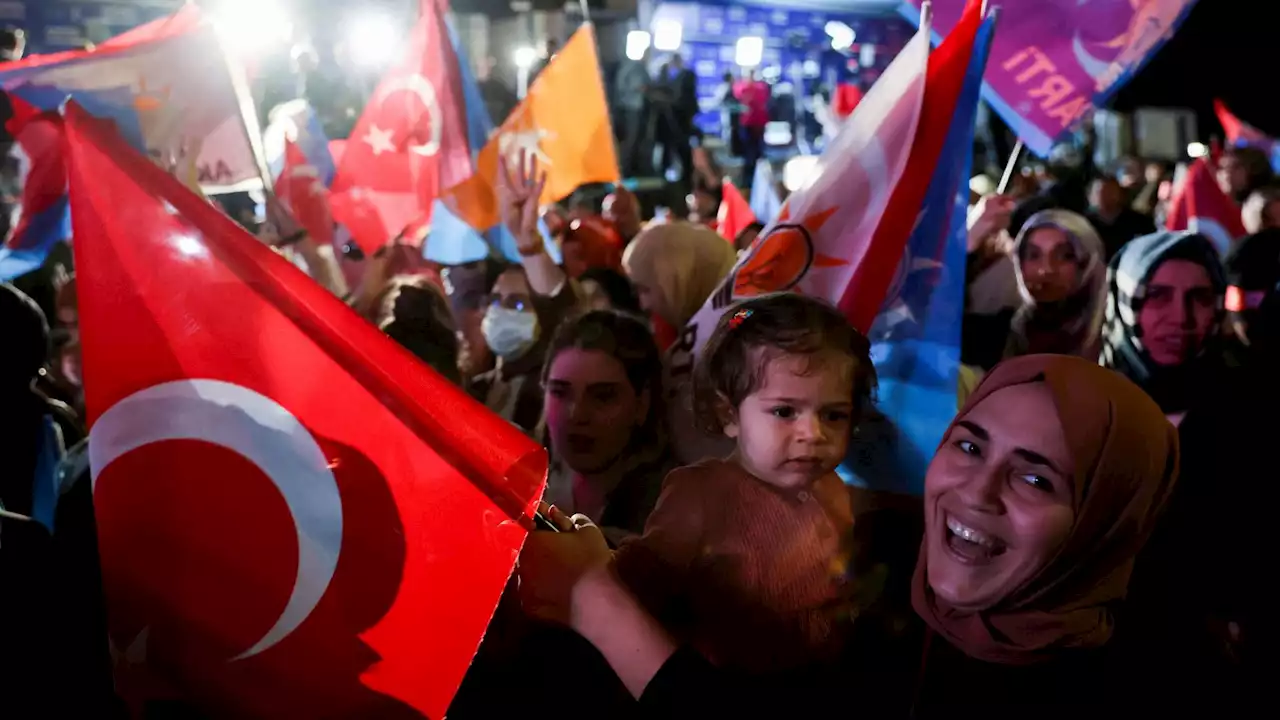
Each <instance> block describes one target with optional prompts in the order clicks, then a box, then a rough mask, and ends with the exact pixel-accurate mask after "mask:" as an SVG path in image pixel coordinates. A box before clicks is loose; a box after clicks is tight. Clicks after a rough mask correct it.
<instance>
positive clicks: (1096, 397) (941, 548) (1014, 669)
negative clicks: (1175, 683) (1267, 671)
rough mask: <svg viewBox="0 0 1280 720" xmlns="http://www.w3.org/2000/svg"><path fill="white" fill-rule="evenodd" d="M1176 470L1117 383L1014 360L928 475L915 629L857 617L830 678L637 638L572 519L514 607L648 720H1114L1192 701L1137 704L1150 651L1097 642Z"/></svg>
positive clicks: (623, 589)
mask: <svg viewBox="0 0 1280 720" xmlns="http://www.w3.org/2000/svg"><path fill="white" fill-rule="evenodd" d="M1177 468H1178V443H1177V435H1176V432H1175V430H1174V429H1173V427H1172V426H1171V425H1169V423H1168V422H1167V421H1166V420H1165V419H1164V417H1163V416H1162V414H1161V412H1160V409H1159V408H1158V407H1157V406H1156V404H1155V403H1154V402H1152V401H1151V399H1150V398H1148V397H1146V396H1145V395H1144V394H1143V393H1142V391H1141V390H1140V389H1139V388H1137V387H1136V386H1135V385H1134V384H1133V383H1131V382H1129V381H1128V380H1126V379H1124V377H1122V376H1121V375H1119V374H1117V373H1114V372H1111V371H1108V370H1107V369H1105V368H1102V367H1100V366H1098V365H1097V364H1096V363H1093V362H1090V361H1088V360H1085V359H1083V358H1075V357H1068V356H1061V355H1028V356H1024V357H1021V358H1017V359H1013V360H1009V361H1006V362H1005V363H1002V364H1001V365H999V366H997V367H996V368H995V369H994V370H993V371H992V372H991V373H990V374H989V375H988V376H987V377H986V378H985V379H984V381H983V382H982V384H981V385H980V386H979V387H978V388H977V390H976V391H975V393H974V395H973V397H972V398H971V399H970V400H969V402H968V403H967V404H966V405H965V407H964V409H962V410H961V412H960V413H959V415H958V416H957V418H956V420H955V422H954V424H953V425H952V427H951V428H950V429H949V430H948V432H947V434H946V436H945V440H944V441H943V444H942V446H941V447H940V448H939V449H938V452H937V454H936V456H935V458H934V461H933V463H932V464H931V466H930V468H929V471H928V474H927V478H926V489H925V501H924V504H925V512H924V521H925V532H924V540H923V542H922V543H921V546H920V554H919V558H918V561H917V563H916V567H915V574H914V577H913V578H912V580H911V582H910V583H909V585H910V586H911V596H912V600H911V605H912V606H913V607H914V609H915V611H916V614H917V615H918V616H919V618H920V620H921V621H922V623H921V625H912V624H911V623H910V622H909V621H905V622H897V621H891V622H884V621H885V620H891V618H892V616H891V615H887V616H881V615H880V614H878V613H874V614H873V613H863V614H860V615H859V616H858V620H857V622H856V623H855V624H854V627H853V631H854V632H853V633H852V634H851V635H850V636H849V641H848V643H847V644H846V646H845V648H844V653H843V657H842V658H841V660H840V661H839V662H838V663H836V664H832V665H829V666H825V667H814V668H806V669H805V671H804V672H803V673H799V674H795V675H791V674H778V673H773V674H770V675H768V676H763V675H747V674H739V673H736V672H734V671H732V670H730V669H729V668H728V667H727V666H723V665H721V666H719V667H716V666H713V665H712V664H711V663H709V662H708V661H707V660H705V659H704V658H703V657H701V656H700V655H699V653H698V652H697V651H695V650H693V649H692V646H688V645H687V646H685V647H683V648H681V647H679V646H678V643H677V642H676V641H675V640H673V639H672V637H671V636H670V635H668V634H666V632H664V630H663V628H661V627H660V626H658V625H657V624H656V623H655V621H654V618H653V616H651V615H649V614H648V613H647V612H646V611H645V610H644V609H643V605H642V604H641V603H640V602H638V601H637V600H636V598H635V596H633V595H631V593H630V591H628V589H627V586H626V585H624V584H623V583H622V582H620V581H619V580H618V577H617V576H615V575H614V573H613V572H611V571H610V569H609V566H608V559H609V558H608V553H607V552H605V551H604V550H603V543H602V541H601V539H600V537H599V533H598V532H597V531H596V530H595V529H594V527H592V526H591V525H590V524H589V523H587V522H586V521H585V518H577V519H576V524H575V523H570V522H568V521H567V518H564V517H563V516H559V517H556V515H555V513H552V515H553V519H555V520H556V521H557V522H558V523H559V525H560V527H561V530H562V532H561V533H558V534H552V533H534V534H532V535H530V537H529V540H528V542H527V544H526V546H525V551H524V554H523V555H522V557H521V563H520V573H521V592H522V593H525V595H526V598H532V599H535V600H541V601H543V604H541V605H535V604H532V603H527V604H526V607H527V608H530V611H531V612H535V613H537V614H538V616H539V617H544V618H546V619H549V620H557V621H559V622H571V624H572V626H573V628H574V629H575V630H577V631H578V632H579V633H581V634H582V635H583V636H584V637H585V638H586V639H587V640H589V641H591V643H592V644H593V645H595V646H596V648H597V649H599V650H600V652H601V653H602V654H603V655H604V656H605V658H606V659H607V660H608V661H609V663H610V665H611V666H612V667H613V668H614V670H615V671H617V673H618V676H619V678H620V679H621V680H622V681H623V682H624V684H626V686H627V687H628V689H630V690H631V692H632V693H633V694H634V695H635V696H636V697H638V698H639V699H640V703H641V707H642V709H643V710H644V711H646V712H647V713H648V714H647V715H645V716H646V717H649V716H652V717H705V716H707V715H708V714H713V713H714V714H716V715H719V716H728V717H775V716H777V717H782V716H786V717H805V716H809V715H817V714H818V713H823V714H829V713H830V710H831V709H832V708H835V707H842V706H843V707H851V708H852V709H851V712H850V713H849V715H847V716H849V717H852V716H855V715H856V716H858V717H863V716H865V717H876V718H903V717H913V718H933V717H948V718H950V717H985V718H1005V717H1024V716H1027V715H1035V716H1037V717H1055V718H1057V717H1072V718H1078V717H1089V716H1095V717H1119V716H1120V715H1117V714H1116V709H1117V708H1121V707H1124V708H1128V707H1130V706H1131V705H1130V703H1132V702H1135V701H1136V702H1139V703H1141V704H1142V706H1143V707H1144V708H1145V709H1148V710H1150V709H1151V708H1152V707H1153V706H1160V707H1162V708H1163V707H1164V706H1165V704H1166V703H1169V704H1171V706H1172V704H1176V703H1179V702H1181V701H1183V700H1184V699H1185V697H1186V696H1185V695H1184V693H1198V692H1201V690H1202V688H1199V687H1194V684H1188V686H1187V687H1177V688H1170V687H1166V686H1164V685H1161V686H1160V687H1159V692H1158V693H1154V692H1153V691H1152V690H1153V688H1152V687H1151V686H1149V685H1148V684H1147V683H1148V679H1149V678H1151V677H1154V676H1152V675H1150V673H1149V672H1148V671H1147V668H1148V667H1149V665H1150V662H1149V661H1150V658H1149V657H1147V656H1146V655H1145V653H1146V652H1147V651H1148V649H1147V648H1146V647H1137V646H1134V645H1131V644H1130V643H1127V642H1123V641H1120V640H1119V639H1118V638H1116V639H1113V635H1114V634H1115V633H1114V628H1115V625H1116V620H1115V617H1116V614H1117V613H1118V611H1119V610H1120V609H1121V607H1122V605H1123V601H1124V600H1125V596H1126V593H1127V591H1128V586H1129V580H1130V576H1131V574H1132V570H1133V565H1134V560H1135V557H1136V556H1137V554H1138V552H1139V551H1140V550H1141V549H1142V548H1143V546H1144V544H1145V543H1146V541H1147V539H1148V537H1149V536H1150V534H1151V532H1152V529H1153V527H1154V525H1155V523H1156V520H1157V518H1158V516H1159V515H1160V513H1161V511H1162V509H1163V508H1164V506H1165V504H1166V501H1167V499H1168V497H1169V495H1170V492H1171V490H1172V488H1173V485H1174V478H1175V477H1176V475H1177ZM859 517H862V516H859ZM862 522H863V521H862V520H861V519H860V520H858V522H857V523H856V524H855V527H857V526H858V525H861V524H862ZM889 577H890V578H892V577H893V573H892V570H891V571H890V573H889ZM869 581H870V576H868V575H866V574H864V573H861V572H859V573H858V574H856V580H855V582H856V584H865V583H868V582H869ZM890 582H891V583H892V582H893V581H892V579H891V580H890ZM565 587H568V588H570V589H569V590H568V591H565ZM556 588H558V591H557V592H552V591H553V590H555V589H556ZM548 598H559V600H558V601H556V602H553V603H550V605H556V606H557V607H558V608H559V610H558V614H557V613H553V612H550V611H549V609H548V608H549V604H548V603H547V602H546V600H547V599H548ZM566 618H568V620H566ZM1123 622H1124V621H1123V619H1122V624H1121V627H1122V628H1123V627H1124V625H1123ZM913 628H914V629H913ZM746 635H747V636H748V637H750V638H753V639H754V638H756V637H757V634H756V631H755V629H754V628H753V629H752V631H751V632H747V633H746ZM1197 699H1198V698H1197ZM850 702H852V705H850ZM957 711H958V712H957Z"/></svg>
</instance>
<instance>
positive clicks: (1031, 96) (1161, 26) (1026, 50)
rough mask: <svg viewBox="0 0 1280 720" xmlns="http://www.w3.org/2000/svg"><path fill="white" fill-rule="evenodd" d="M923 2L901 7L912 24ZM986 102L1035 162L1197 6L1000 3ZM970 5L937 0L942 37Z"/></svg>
mask: <svg viewBox="0 0 1280 720" xmlns="http://www.w3.org/2000/svg"><path fill="white" fill-rule="evenodd" d="M921 4H922V0H908V2H905V3H903V5H902V13H903V15H904V16H906V17H907V19H909V20H911V21H912V22H917V21H918V20H919V17H920V5H921ZM998 4H999V5H1000V13H1001V15H1000V31H999V32H998V33H996V38H995V43H994V46H993V47H992V49H991V60H990V62H989V63H988V65H987V73H986V76H985V78H984V80H985V86H984V87H983V97H985V98H986V100H987V101H988V102H989V103H991V106H992V107H993V108H995V109H996V111H997V112H999V113H1000V115H1001V117H1003V118H1004V119H1005V122H1007V123H1009V126H1010V127H1011V128H1013V130H1014V131H1015V132H1016V133H1017V134H1018V137H1020V138H1022V140H1023V141H1024V142H1025V143H1026V145H1027V147H1028V148H1029V149H1030V150H1031V151H1032V152H1034V153H1036V154H1037V155H1041V156H1045V155H1048V154H1049V150H1050V148H1051V147H1052V146H1053V144H1054V142H1056V141H1057V140H1058V139H1059V138H1061V137H1062V136H1063V135H1064V134H1066V133H1067V132H1068V131H1069V130H1070V129H1071V127H1072V126H1073V125H1074V124H1075V121H1076V120H1077V119H1079V118H1080V116H1081V115H1083V114H1085V113H1086V112H1089V111H1090V110H1092V109H1094V108H1095V107H1099V106H1101V105H1103V104H1105V103H1106V102H1107V100H1108V99H1110V97H1111V96H1112V95H1113V94H1114V93H1115V92H1116V91H1117V90H1119V89H1120V88H1121V87H1122V86H1124V84H1125V83H1126V82H1128V81H1129V79H1130V78H1132V77H1133V75H1134V74H1135V73H1136V72H1137V71H1138V70H1139V69H1140V68H1141V67H1142V65H1143V63H1145V62H1146V61H1147V59H1148V58H1150V57H1151V56H1152V55H1154V54H1155V52H1156V50H1158V49H1159V48H1160V46H1161V45H1163V44H1164V42H1165V41H1166V40H1168V39H1169V38H1170V37H1172V36H1173V33H1174V31H1175V30H1177V28H1178V25H1179V24H1180V23H1181V22H1182V20H1183V18H1185V17H1186V15H1187V13H1188V12H1189V11H1190V10H1191V7H1192V6H1193V5H1194V4H1195V0H1001V2H1000V3H998ZM964 6H965V0H933V30H934V33H935V36H936V37H941V36H944V35H946V34H947V33H948V32H950V30H951V28H952V27H954V26H955V24H956V22H957V21H959V19H960V14H961V11H963V10H964Z"/></svg>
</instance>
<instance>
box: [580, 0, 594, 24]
mask: <svg viewBox="0 0 1280 720" xmlns="http://www.w3.org/2000/svg"><path fill="white" fill-rule="evenodd" d="M578 7H579V8H581V9H582V22H584V23H589V22H591V10H590V9H589V8H588V7H587V0H578Z"/></svg>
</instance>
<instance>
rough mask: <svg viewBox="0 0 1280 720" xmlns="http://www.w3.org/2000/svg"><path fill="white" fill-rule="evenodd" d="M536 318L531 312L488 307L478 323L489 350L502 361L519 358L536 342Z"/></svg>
mask: <svg viewBox="0 0 1280 720" xmlns="http://www.w3.org/2000/svg"><path fill="white" fill-rule="evenodd" d="M538 329H539V328H538V316H537V315H536V314H535V313H532V312H524V311H522V310H511V309H508V308H504V307H499V306H497V305H493V306H490V307H489V309H488V310H487V311H485V314H484V320H482V321H481V322H480V332H482V333H484V341H485V342H486V343H487V344H488V345H489V349H490V350H492V351H493V352H494V354H496V355H497V356H498V357H500V358H502V359H504V360H512V359H514V358H517V357H520V356H521V355H522V354H524V353H525V352H526V351H527V350H528V349H529V348H531V347H533V344H534V343H536V342H537V341H538Z"/></svg>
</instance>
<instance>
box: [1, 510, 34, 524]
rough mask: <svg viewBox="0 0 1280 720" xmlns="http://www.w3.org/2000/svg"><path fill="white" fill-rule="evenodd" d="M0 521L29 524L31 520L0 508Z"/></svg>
mask: <svg viewBox="0 0 1280 720" xmlns="http://www.w3.org/2000/svg"><path fill="white" fill-rule="evenodd" d="M0 520H17V521H18V522H31V518H29V517H27V516H26V515H19V514H18V513H16V512H9V511H8V510H5V509H3V508H0Z"/></svg>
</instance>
